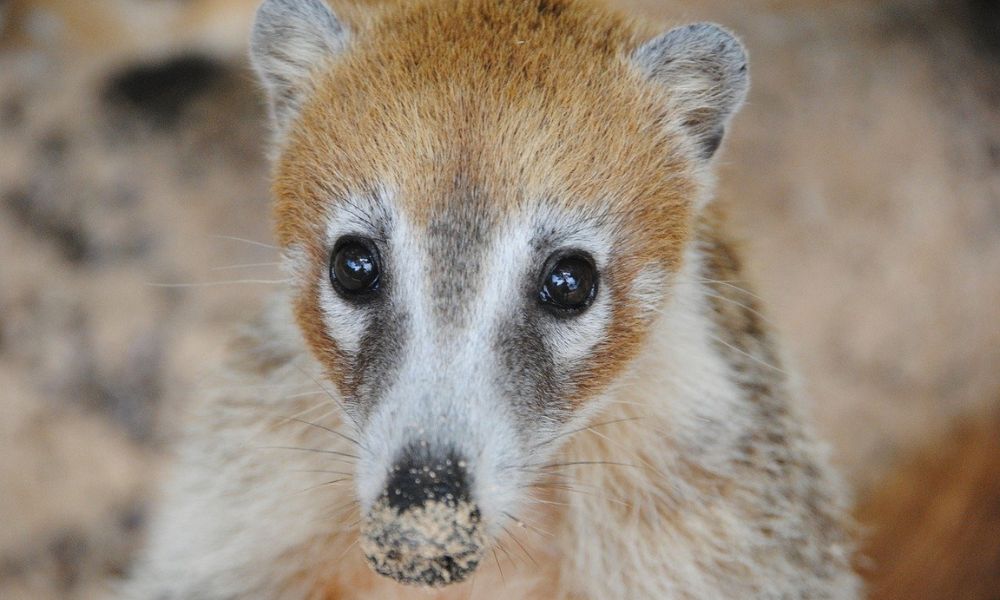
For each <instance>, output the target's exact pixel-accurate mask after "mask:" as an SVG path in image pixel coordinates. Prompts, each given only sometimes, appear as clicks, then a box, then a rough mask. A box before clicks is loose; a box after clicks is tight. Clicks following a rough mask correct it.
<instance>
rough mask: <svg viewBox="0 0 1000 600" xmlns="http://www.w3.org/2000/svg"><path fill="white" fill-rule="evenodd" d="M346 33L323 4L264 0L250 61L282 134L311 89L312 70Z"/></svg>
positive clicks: (339, 45)
mask: <svg viewBox="0 0 1000 600" xmlns="http://www.w3.org/2000/svg"><path fill="white" fill-rule="evenodd" d="M349 37H350V34H349V32H348V30H347V28H346V27H345V26H344V25H343V24H341V22H340V21H339V20H338V19H337V17H336V16H335V15H334V14H333V11H331V10H330V7H329V6H328V5H327V4H326V2H324V0H265V1H264V3H263V4H262V5H261V6H260V8H259V9H257V17H256V19H255V20H254V25H253V32H252V33H251V36H250V62H251V63H252V64H253V67H254V70H255V71H256V72H257V76H258V77H259V78H260V81H261V83H263V85H264V88H265V89H266V90H267V94H268V100H269V103H270V109H271V117H272V120H273V122H274V125H275V128H276V129H277V130H278V132H279V133H280V132H283V131H284V130H285V129H286V128H287V126H288V124H289V123H290V122H291V120H292V119H293V118H294V117H295V115H296V113H297V112H298V110H299V108H300V106H301V103H302V101H303V99H304V98H305V96H306V95H307V94H308V92H309V91H310V90H311V89H312V78H313V75H314V72H315V70H316V69H317V68H318V67H320V66H322V65H323V63H325V62H326V61H329V60H330V59H331V58H333V57H334V56H336V55H337V54H338V53H340V52H342V51H343V49H344V48H345V47H346V45H347V41H348V38H349Z"/></svg>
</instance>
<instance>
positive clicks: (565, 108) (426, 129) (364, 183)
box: [276, 0, 698, 264]
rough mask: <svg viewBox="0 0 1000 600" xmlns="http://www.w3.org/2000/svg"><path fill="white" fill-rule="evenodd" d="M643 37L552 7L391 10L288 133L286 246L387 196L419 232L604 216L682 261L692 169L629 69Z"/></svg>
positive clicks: (570, 8)
mask: <svg viewBox="0 0 1000 600" xmlns="http://www.w3.org/2000/svg"><path fill="white" fill-rule="evenodd" d="M637 39H638V38H637V35H636V33H635V32H634V29H633V28H632V27H631V26H630V25H629V23H628V22H627V21H625V20H624V19H622V18H620V17H618V16H615V15H609V14H605V13H604V12H602V11H596V10H594V8H593V7H592V6H589V5H588V4H583V5H582V6H581V5H578V4H576V3H569V2H558V1H554V0H553V1H541V2H496V1H484V0H479V1H464V2H418V3H413V4H410V5H407V6H405V7H403V8H400V9H398V10H391V11H388V12H387V13H386V14H385V15H384V16H383V17H382V18H376V19H374V20H373V21H372V22H371V23H369V24H368V25H367V26H366V28H365V29H362V30H361V31H358V32H356V33H353V34H352V39H351V43H350V47H349V49H348V50H347V51H346V52H345V53H344V54H343V55H342V56H340V57H339V58H338V60H337V61H336V62H335V63H334V64H332V65H331V68H330V69H329V70H328V71H327V72H326V73H325V74H324V75H323V76H321V77H320V78H319V80H318V82H317V83H316V85H315V91H314V92H313V93H312V94H311V95H310V96H309V97H308V98H307V99H306V101H305V102H304V104H303V107H302V109H301V114H300V115H299V116H298V118H297V119H296V121H295V123H294V124H293V125H292V126H291V127H290V129H289V132H288V136H287V142H286V146H285V149H284V152H283V153H282V155H281V160H280V161H279V164H278V171H277V174H278V177H277V180H276V191H277V197H278V204H277V215H278V218H277V223H278V228H279V235H280V237H281V240H282V241H283V242H285V243H292V242H298V243H302V242H303V241H306V240H308V238H310V237H311V236H313V235H314V231H313V230H312V229H311V227H312V226H314V225H315V224H316V223H322V222H323V217H324V215H326V214H327V212H328V209H329V204H330V203H333V202H338V201H343V199H345V198H348V197H351V196H352V195H356V194H358V193H359V192H360V191H362V190H364V189H368V188H373V187H379V188H385V189H391V190H393V191H394V194H393V202H395V203H396V204H397V205H398V207H399V209H400V210H402V211H404V212H405V213H406V214H407V215H408V217H409V218H411V219H412V220H413V221H414V222H415V223H417V224H422V225H424V226H426V225H428V224H429V223H430V222H431V221H432V220H433V219H434V217H435V215H436V216H438V217H441V215H443V214H447V213H461V214H466V215H467V214H469V212H470V210H472V209H474V210H475V212H476V215H477V217H478V218H480V219H482V220H483V222H486V223H488V222H491V221H495V220H503V219H505V218H507V215H509V214H510V213H512V212H515V211H518V210H527V209H529V207H530V205H531V204H537V203H548V204H552V203H554V204H558V205H563V206H565V207H567V208H570V209H573V208H578V209H579V210H580V211H581V212H583V213H586V214H594V212H595V209H598V212H601V213H604V214H608V215H615V217H616V219H617V220H618V221H619V222H620V224H621V229H622V231H621V233H622V235H625V236H628V237H629V238H630V239H629V240H628V241H629V242H630V243H632V244H641V245H642V246H643V247H644V248H643V249H642V252H644V253H653V254H655V255H656V257H657V259H659V260H661V261H666V262H667V264H669V263H671V262H672V261H675V260H676V259H677V256H679V249H680V245H681V244H680V242H682V241H683V239H684V238H685V237H686V235H687V228H688V226H689V221H690V219H689V210H690V205H691V203H692V198H693V196H694V195H696V194H697V193H698V190H697V187H696V178H695V176H694V171H695V168H696V165H694V164H692V162H691V161H690V160H689V159H688V158H687V157H686V156H685V153H684V152H682V151H681V149H680V148H679V143H678V141H679V140H678V139H677V138H678V136H679V132H675V133H674V134H673V135H672V132H671V131H670V128H669V127H667V126H665V120H664V118H663V112H664V102H663V98H662V94H661V93H658V90H657V89H656V88H655V86H652V85H650V84H649V82H648V81H646V80H645V78H644V77H643V76H642V75H641V74H640V73H639V72H638V71H637V70H636V69H635V68H634V67H633V66H632V65H631V64H630V62H629V60H628V58H629V55H630V53H631V52H632V51H633V50H634V49H635V47H636V46H637V44H638V41H637ZM470 199H476V201H475V206H468V204H469V203H470ZM472 231H473V230H470V233H471V232H472ZM636 249H637V248H636Z"/></svg>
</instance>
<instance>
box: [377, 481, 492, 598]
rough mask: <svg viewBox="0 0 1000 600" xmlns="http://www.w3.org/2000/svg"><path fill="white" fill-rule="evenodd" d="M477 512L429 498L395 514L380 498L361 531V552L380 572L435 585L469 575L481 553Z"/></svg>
mask: <svg viewBox="0 0 1000 600" xmlns="http://www.w3.org/2000/svg"><path fill="white" fill-rule="evenodd" d="M486 547H487V536H486V533H485V527H484V526H483V523H482V519H481V515H480V513H479V509H478V508H477V507H476V506H475V505H474V504H473V503H471V502H468V501H466V500H458V501H456V500H447V501H441V500H433V499H429V500H428V501H426V502H425V503H424V504H421V505H419V506H415V507H412V508H409V509H407V510H404V511H399V510H397V509H396V508H394V507H392V506H390V505H389V502H388V499H387V498H386V497H383V498H381V499H380V500H379V501H378V502H377V503H376V504H375V506H373V507H372V509H371V510H370V511H369V512H368V515H367V516H366V518H365V520H364V523H363V525H362V528H361V549H362V551H363V552H364V554H365V557H366V558H367V559H368V563H369V564H370V565H371V566H372V568H373V569H374V570H375V571H376V572H377V573H379V574H381V575H385V576H387V577H391V578H392V579H395V580H396V581H398V582H400V583H406V584H414V585H425V586H434V587H440V586H445V585H448V584H451V583H457V582H460V581H462V580H464V579H465V578H466V577H468V576H469V575H470V574H472V573H473V572H474V571H475V569H476V566H477V565H478V564H479V561H480V560H481V559H482V557H483V554H484V553H485V552H486Z"/></svg>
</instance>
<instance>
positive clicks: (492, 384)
mask: <svg viewBox="0 0 1000 600" xmlns="http://www.w3.org/2000/svg"><path fill="white" fill-rule="evenodd" d="M364 12H365V11H363V10H359V9H354V10H352V14H357V13H364ZM252 60H253V64H254V66H255V68H256V71H257V73H258V74H259V76H260V79H261V81H262V82H263V84H264V87H265V88H266V89H267V92H268V94H269V100H270V109H271V114H272V117H273V125H274V129H275V132H276V151H275V158H276V167H275V183H274V194H275V196H276V213H275V214H276V221H277V232H278V237H279V239H280V243H281V246H282V248H283V249H284V250H285V252H286V256H287V262H288V265H289V268H290V270H291V272H292V273H293V281H294V290H293V297H294V305H295V310H296V315H297V319H298V322H299V325H300V326H301V329H302V331H303V332H304V335H305V338H306V340H307V342H308V344H309V346H310V348H311V350H312V352H313V353H314V354H315V356H316V357H317V359H318V360H319V361H320V362H321V363H322V365H323V366H324V367H325V369H326V372H327V374H328V377H329V379H330V380H331V381H332V383H333V384H334V386H335V388H336V390H337V392H338V394H339V395H340V396H341V397H342V403H343V405H344V407H345V410H346V411H347V412H348V416H349V418H350V420H351V421H352V422H354V423H355V424H357V426H358V429H359V435H360V436H361V439H360V442H361V446H362V450H363V451H362V452H361V457H360V459H359V461H358V464H357V473H356V482H357V494H358V498H359V500H360V504H361V507H362V511H363V525H362V548H363V550H364V551H365V553H366V555H367V556H368V559H369V561H370V563H371V564H372V566H373V567H374V568H375V569H376V570H377V571H378V572H380V573H382V574H384V575H388V576H390V577H393V578H395V579H397V580H399V581H401V582H409V583H422V584H430V585H442V584H447V583H450V582H455V581H460V580H462V579H464V578H465V577H466V576H467V575H468V574H469V573H471V572H472V571H473V570H474V568H475V567H476V564H477V563H478V562H479V560H480V557H481V556H482V555H483V553H484V552H485V551H486V550H487V548H488V547H489V545H490V540H491V539H492V537H493V536H494V535H495V534H496V533H497V531H498V530H501V529H502V527H503V526H504V521H505V519H508V518H510V515H511V514H513V513H514V511H516V507H517V506H518V504H519V502H520V501H521V500H522V499H523V498H524V496H525V493H526V490H525V488H526V487H527V486H528V485H529V484H530V483H531V482H532V481H534V480H535V479H537V478H538V477H539V474H540V473H541V472H543V471H544V469H543V468H542V467H541V465H544V464H545V462H546V460H547V457H548V456H549V455H551V453H553V452H554V451H555V450H556V449H557V448H558V446H559V444H560V441H562V440H563V439H564V438H565V436H564V435H562V434H564V433H566V432H568V431H570V430H571V429H572V428H574V427H579V426H580V424H581V422H582V421H584V420H585V419H587V418H588V417H589V416H590V415H591V414H593V413H594V411H595V410H597V409H598V408H599V407H600V406H601V402H602V398H604V397H605V396H606V395H607V394H608V390H609V387H610V386H612V385H613V384H614V382H615V381H616V380H618V379H619V378H620V377H621V375H622V374H623V373H624V372H625V371H626V370H627V368H628V366H629V363H630V360H631V359H633V357H634V356H635V355H636V353H637V350H638V349H639V347H640V345H641V344H642V342H643V339H644V338H645V337H646V335H647V333H648V331H649V329H650V326H651V323H652V322H653V321H654V318H655V317H656V315H657V314H658V313H659V311H660V310H661V308H662V307H663V305H664V301H665V299H666V297H667V295H668V294H669V290H670V282H671V279H672V276H673V274H674V273H676V272H677V270H678V268H679V266H680V263H681V260H682V254H683V251H684V248H685V246H686V245H687V244H688V243H689V242H690V237H691V235H690V232H691V226H692V221H693V219H694V216H695V215H696V213H697V211H698V210H699V208H700V207H701V205H702V204H703V203H704V202H705V200H706V198H707V196H708V194H709V193H710V191H709V190H708V187H709V183H708V181H709V177H708V176H707V170H708V167H709V164H710V159H711V158H712V156H713V155H714V154H715V152H716V150H717V149H718V146H719V143H720V141H721V139H722V133H723V131H724V129H725V127H726V125H727V123H728V120H729V118H730V117H731V115H732V114H733V112H734V111H735V110H736V109H737V108H738V107H739V105H740V104H741V103H742V101H743V99H744V97H745V95H746V91H747V86H748V75H747V68H746V56H745V53H744V50H743V47H742V46H741V44H740V43H739V42H738V41H737V40H736V39H735V38H734V37H733V36H732V35H731V34H729V33H728V32H726V31H725V30H723V29H722V28H720V27H718V26H716V25H711V24H697V25H689V26H686V27H680V28H677V29H672V30H669V31H667V32H666V33H662V34H660V35H647V34H646V33H645V32H643V31H641V30H640V28H639V27H638V26H636V25H635V24H634V23H631V22H630V21H628V20H626V19H624V18H622V17H619V16H616V15H614V14H611V13H609V12H607V11H605V10H604V9H601V8H599V7H594V6H591V5H590V4H588V3H585V2H577V1H574V0H506V1H504V0H417V1H413V2H401V3H390V4H384V5H381V6H378V7H370V9H369V11H368V12H367V13H366V14H363V16H356V17H355V18H352V19H350V20H346V19H342V18H338V16H337V15H335V14H334V12H333V11H332V10H331V9H330V8H329V7H328V6H327V4H326V3H324V2H323V0H266V2H264V4H263V6H262V7H261V8H260V10H259V12H258V15H257V20H256V24H255V27H254V31H253V37H252Z"/></svg>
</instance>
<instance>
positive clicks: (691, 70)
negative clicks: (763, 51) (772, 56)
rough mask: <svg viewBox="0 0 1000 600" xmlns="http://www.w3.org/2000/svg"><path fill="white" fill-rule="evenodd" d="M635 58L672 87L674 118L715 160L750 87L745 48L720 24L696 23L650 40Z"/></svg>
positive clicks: (701, 150) (640, 48)
mask: <svg viewBox="0 0 1000 600" xmlns="http://www.w3.org/2000/svg"><path fill="white" fill-rule="evenodd" d="M633 60H634V61H635V63H636V64H637V65H638V66H639V68H640V69H641V70H642V71H643V72H644V73H645V74H646V75H647V76H648V77H650V78H651V79H653V80H654V81H656V82H657V83H659V84H661V85H663V86H664V87H665V88H667V90H668V93H669V97H670V102H671V105H670V108H671V117H673V118H676V119H677V123H678V124H680V125H681V126H682V127H683V128H684V129H685V130H686V131H688V132H689V133H690V134H691V136H692V137H693V138H694V141H695V143H696V144H697V146H698V149H699V151H700V153H701V156H702V157H703V158H705V159H706V160H707V159H709V158H711V157H712V156H713V155H714V154H715V151H716V150H717V149H718V148H719V144H720V143H721V142H722V135H723V133H724V131H725V129H726V125H728V123H729V119H730V117H732V115H733V114H734V113H735V112H736V111H737V110H738V109H739V107H740V106H741V105H742V104H743V101H744V100H745V99H746V95H747V90H748V89H749V87H750V76H749V74H748V73H747V54H746V50H745V49H744V48H743V44H741V43H740V41H739V40H737V39H736V37H735V36H733V34H732V33H730V32H728V31H726V30H725V29H723V28H722V27H720V26H718V25H715V24H713V23H696V24H693V25H687V26H684V27H678V28H676V29H671V30H670V31H668V32H666V33H663V34H661V35H659V36H657V37H655V38H653V39H651V40H649V41H648V42H646V43H645V44H643V45H642V46H640V47H639V48H638V49H637V50H636V51H635V53H634V54H633Z"/></svg>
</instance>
